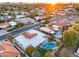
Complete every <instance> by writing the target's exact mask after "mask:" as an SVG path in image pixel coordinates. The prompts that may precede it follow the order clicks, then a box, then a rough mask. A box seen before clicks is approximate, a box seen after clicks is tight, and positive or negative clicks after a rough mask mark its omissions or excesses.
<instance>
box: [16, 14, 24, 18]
mask: <svg viewBox="0 0 79 59" xmlns="http://www.w3.org/2000/svg"><path fill="white" fill-rule="evenodd" d="M24 17H25V16H24V15H16V18H17V19H19V18H24Z"/></svg>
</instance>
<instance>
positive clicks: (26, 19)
mask: <svg viewBox="0 0 79 59" xmlns="http://www.w3.org/2000/svg"><path fill="white" fill-rule="evenodd" d="M15 21H17V22H21V23H24V24H28V23H34V22H35V21H34V19H32V18H29V17H28V18H20V19H15Z"/></svg>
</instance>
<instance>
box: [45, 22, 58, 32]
mask: <svg viewBox="0 0 79 59" xmlns="http://www.w3.org/2000/svg"><path fill="white" fill-rule="evenodd" d="M46 27H47V28H49V29H51V30H55V31H58V30H59V26H57V25H55V24H50V23H49V24H47V25H46Z"/></svg>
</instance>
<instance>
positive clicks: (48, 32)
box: [39, 27, 55, 34]
mask: <svg viewBox="0 0 79 59" xmlns="http://www.w3.org/2000/svg"><path fill="white" fill-rule="evenodd" d="M39 30H40V31H43V32H44V33H46V34H54V33H55V31H53V30H51V29H49V28H47V27H40V28H39Z"/></svg>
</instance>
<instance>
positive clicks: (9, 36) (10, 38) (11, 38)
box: [7, 34, 13, 42]
mask: <svg viewBox="0 0 79 59" xmlns="http://www.w3.org/2000/svg"><path fill="white" fill-rule="evenodd" d="M7 38H8V40H10V42H12V41H13V37H12V34H8V36H7Z"/></svg>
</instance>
